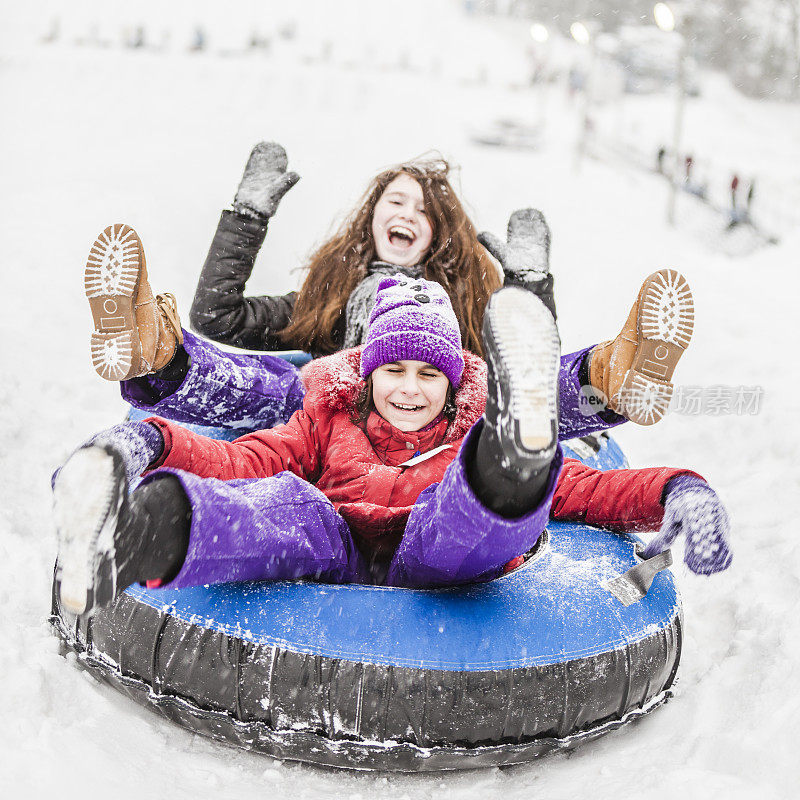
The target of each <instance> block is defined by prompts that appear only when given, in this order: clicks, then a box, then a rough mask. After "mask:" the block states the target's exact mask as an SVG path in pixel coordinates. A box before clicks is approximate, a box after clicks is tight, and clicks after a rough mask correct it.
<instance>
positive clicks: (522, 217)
mask: <svg viewBox="0 0 800 800" xmlns="http://www.w3.org/2000/svg"><path fill="white" fill-rule="evenodd" d="M478 241H479V242H480V243H481V244H482V245H483V246H484V247H485V248H486V249H487V250H488V251H489V252H490V253H491V254H492V255H493V256H494V257H495V258H496V259H497V260H498V261H499V262H500V264H501V266H502V267H503V272H504V274H505V285H506V286H521V287H523V288H525V289H527V290H528V291H529V292H533V293H534V294H536V295H537V296H538V297H539V298H540V299H541V301H542V302H543V303H544V304H545V305H546V306H547V308H549V309H550V313H551V314H552V315H553V317H554V318H555V316H556V304H555V298H554V297H553V276H552V275H551V274H550V227H549V226H548V224H547V221H546V220H545V218H544V214H542V212H541V211H539V210H538V209H535V208H521V209H519V210H517V211H515V212H514V213H513V214H512V215H511V217H509V220H508V232H507V244H503V243H502V242H501V241H500V240H499V239H498V238H497V237H496V236H495V235H494V234H492V233H489V232H488V231H484V232H482V233H480V234H479V235H478Z"/></svg>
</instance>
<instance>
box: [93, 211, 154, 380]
mask: <svg viewBox="0 0 800 800" xmlns="http://www.w3.org/2000/svg"><path fill="white" fill-rule="evenodd" d="M143 259H144V250H143V248H142V242H141V240H140V239H139V236H138V235H137V233H136V231H135V230H133V228H131V227H130V226H128V225H121V224H118V225H109V227H107V228H106V229H105V230H104V231H103V232H102V233H101V234H100V235H99V236H98V237H97V239H95V241H94V244H93V245H92V249H91V250H90V251H89V257H88V259H87V261H86V270H85V272H84V287H85V291H86V297H87V299H88V300H89V307H90V308H91V310H92V317H93V321H94V331H93V333H92V340H91V352H92V364H93V365H94V368H95V371H96V372H97V374H98V375H99V376H100V377H101V378H105V379H106V380H110V381H122V380H125V379H127V378H129V377H131V376H132V375H134V374H135V373H136V366H137V365H138V363H139V360H140V357H141V348H140V344H139V337H138V334H137V329H136V316H135V311H134V299H135V297H136V294H137V292H138V289H139V277H140V274H141V266H142V263H143Z"/></svg>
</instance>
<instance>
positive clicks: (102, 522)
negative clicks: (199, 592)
mask: <svg viewBox="0 0 800 800" xmlns="http://www.w3.org/2000/svg"><path fill="white" fill-rule="evenodd" d="M130 472H131V468H130V465H128V464H126V461H125V457H124V455H123V452H121V451H120V450H118V449H117V448H116V447H115V446H114V445H112V444H110V443H108V442H106V443H104V444H89V445H87V446H85V447H82V448H81V449H80V450H78V451H77V452H75V453H74V454H73V455H72V456H71V457H70V458H69V460H68V461H67V462H66V464H64V466H63V467H62V468H61V470H60V471H59V473H58V475H57V476H56V478H55V484H54V487H53V501H54V511H55V522H56V531H57V534H58V568H57V572H56V579H57V580H58V582H59V596H60V598H61V603H62V605H63V606H64V608H65V609H67V611H69V612H70V613H72V614H76V615H79V614H86V615H91V614H93V613H94V612H95V611H96V610H97V609H98V608H102V607H103V606H106V605H108V604H109V603H111V602H112V601H113V600H114V599H116V598H117V597H118V596H119V595H120V594H122V592H124V591H125V589H127V588H128V586H130V585H131V584H133V583H137V582H142V581H146V580H171V579H172V578H173V577H174V576H175V575H177V573H178V571H179V570H180V567H181V566H182V564H183V561H184V559H185V557H186V551H187V548H188V546H189V531H190V526H191V519H192V510H191V505H190V503H189V499H188V497H187V496H186V493H185V491H184V490H183V487H182V486H181V483H180V481H179V480H178V479H177V478H176V477H175V476H174V475H169V474H166V475H163V476H161V477H159V478H157V479H155V480H151V481H149V482H148V483H146V484H144V485H142V486H140V487H139V488H137V489H136V490H135V491H134V492H133V493H132V494H130V495H129V494H128V478H127V475H126V473H130Z"/></svg>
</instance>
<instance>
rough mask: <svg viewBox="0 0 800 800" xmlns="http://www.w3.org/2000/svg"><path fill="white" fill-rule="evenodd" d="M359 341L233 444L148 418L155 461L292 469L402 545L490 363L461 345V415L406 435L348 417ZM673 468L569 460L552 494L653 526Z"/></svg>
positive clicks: (217, 469) (613, 519) (571, 514)
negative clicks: (154, 436)
mask: <svg viewBox="0 0 800 800" xmlns="http://www.w3.org/2000/svg"><path fill="white" fill-rule="evenodd" d="M360 358H361V350H360V348H355V349H353V350H343V351H340V352H339V353H336V354H334V355H332V356H328V357H327V358H320V359H317V360H316V361H312V362H311V363H310V364H309V365H307V366H306V367H305V368H304V370H303V380H304V382H305V384H306V390H307V393H306V397H305V400H304V402H303V408H302V410H300V411H297V412H296V413H295V414H293V415H292V418H291V419H290V420H289V421H288V422H287V423H286V424H285V425H280V426H278V427H275V428H271V429H268V430H262V431H257V432H256V433H252V434H249V435H247V436H242V437H241V438H239V439H236V441H234V442H223V441H218V440H216V439H209V438H207V437H205V436H201V435H199V434H195V433H192V432H191V431H188V430H187V429H186V428H183V427H181V426H180V425H178V424H175V423H172V422H167V421H165V420H162V419H159V418H157V417H152V418H150V419H149V420H148V422H151V423H153V424H154V425H157V426H158V428H159V429H160V430H161V433H162V435H163V437H164V452H163V454H162V456H161V459H160V460H159V461H158V462H157V463H156V464H154V465H153V467H152V468H155V467H158V466H166V467H174V468H177V469H182V470H186V471H187V472H192V473H194V474H196V475H200V476H201V477H209V478H219V479H221V480H233V479H236V478H265V477H268V476H271V475H275V474H276V473H278V472H283V471H285V470H288V471H290V472H293V473H295V474H296V475H298V476H299V477H301V478H303V479H304V480H307V481H309V483H313V484H314V485H315V486H316V487H317V488H318V489H320V490H321V491H322V492H323V493H324V494H325V495H326V496H327V497H328V498H329V499H330V500H331V502H332V503H333V505H334V507H335V508H336V509H337V511H338V512H339V513H340V514H341V515H342V516H343V517H344V519H345V520H346V521H347V523H348V524H349V526H350V529H351V531H352V532H353V535H354V536H355V538H356V540H357V541H359V542H360V544H361V545H362V546H363V545H366V549H367V550H370V551H372V552H374V553H375V554H376V555H378V554H379V555H390V554H391V553H392V552H393V551H394V549H395V548H396V547H397V545H398V543H399V540H400V537H401V536H402V533H403V530H404V528H405V524H406V521H407V520H408V515H409V514H410V513H411V508H412V507H413V505H414V503H415V502H416V500H417V497H418V496H419V494H420V493H421V492H422V491H423V490H424V489H426V488H427V487H428V486H430V485H431V484H433V483H438V482H439V481H440V480H441V479H442V476H443V475H444V472H445V469H446V468H447V466H448V464H450V462H451V461H452V460H453V459H454V458H455V457H456V454H457V453H458V448H459V446H460V444H461V441H462V439H463V438H464V436H465V435H466V434H467V432H468V431H469V429H470V428H471V427H472V425H473V424H474V423H475V422H476V421H477V420H478V419H480V417H481V415H482V414H483V410H484V407H485V404H486V365H485V364H484V362H483V361H481V359H479V358H478V357H477V356H475V355H473V354H471V353H468V352H466V351H465V352H464V360H465V367H464V374H463V377H462V379H461V385H460V386H459V388H458V391H457V392H456V396H455V402H456V417H455V419H454V420H453V422H452V423H450V424H449V425H448V422H447V420H446V419H444V418H442V419H441V420H439V422H438V423H434V424H433V425H432V426H431V427H430V428H429V429H427V430H423V431H417V432H413V433H406V432H404V431H400V430H398V429H397V428H394V427H393V426H391V425H390V424H389V423H388V422H386V420H384V419H383V418H382V417H381V416H380V415H378V414H377V413H375V412H373V413H372V414H371V415H370V416H369V418H368V419H367V421H366V423H362V424H356V423H353V422H352V421H351V417H352V415H353V409H354V407H355V401H356V398H357V397H358V394H359V392H360V390H361V388H362V387H363V385H364V382H363V380H362V379H361V377H360V375H359V364H360ZM443 444H446V445H449V447H448V448H447V449H444V450H442V451H441V452H439V453H437V454H436V455H434V456H432V457H431V458H429V459H428V460H426V461H423V462H421V463H419V464H416V465H414V466H411V467H408V468H404V467H402V466H401V464H403V462H405V461H407V460H408V459H409V458H411V457H412V456H413V455H414V453H416V452H418V451H419V452H421V453H426V452H429V451H430V450H432V449H434V448H436V447H438V446H440V445H443ZM684 472H686V470H676V469H667V468H659V469H642V470H610V471H606V472H600V471H598V470H595V469H592V468H591V467H587V466H585V465H584V464H582V463H581V462H580V461H576V460H574V459H566V460H565V462H564V467H563V469H562V472H561V475H560V476H559V481H558V485H557V487H556V492H555V496H554V498H553V505H552V512H551V514H552V516H553V517H554V518H555V519H564V520H579V521H583V522H586V523H588V524H591V525H595V526H598V527H608V528H614V529H617V530H637V529H654V528H657V527H658V526H659V524H660V522H661V518H662V516H663V511H664V509H663V506H662V504H661V495H662V493H663V490H664V487H665V485H666V483H667V481H668V480H669V479H670V478H672V477H674V476H675V475H679V474H682V473H684Z"/></svg>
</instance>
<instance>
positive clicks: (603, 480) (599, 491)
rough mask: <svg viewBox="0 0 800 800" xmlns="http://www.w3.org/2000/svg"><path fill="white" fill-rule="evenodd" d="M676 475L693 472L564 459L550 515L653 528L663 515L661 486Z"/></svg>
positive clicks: (620, 527) (603, 525)
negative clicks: (605, 467)
mask: <svg viewBox="0 0 800 800" xmlns="http://www.w3.org/2000/svg"><path fill="white" fill-rule="evenodd" d="M677 475H695V476H696V477H698V478H700V477H701V476H700V475H697V473H696V472H692V471H691V470H686V469H673V468H671V467H651V468H648V469H610V470H605V471H601V470H597V469H592V467H587V466H586V465H585V464H583V463H582V462H580V461H577V460H575V459H572V458H568V459H565V461H564V467H563V469H562V470H561V474H560V475H559V478H558V483H557V485H556V491H555V495H554V496H553V503H552V506H551V508H550V515H551V516H552V517H553V519H557V520H564V521H574V522H584V523H586V524H587V525H594V526H595V527H597V528H608V529H610V530H618V531H646V530H655V529H657V528H658V527H659V526H660V525H661V520H662V519H663V517H664V505H663V495H664V489H665V487H666V485H667V483H668V482H669V480H670V479H671V478H674V477H676V476H677Z"/></svg>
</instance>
